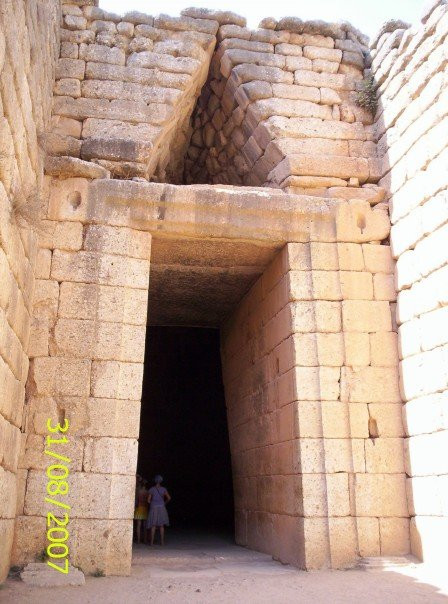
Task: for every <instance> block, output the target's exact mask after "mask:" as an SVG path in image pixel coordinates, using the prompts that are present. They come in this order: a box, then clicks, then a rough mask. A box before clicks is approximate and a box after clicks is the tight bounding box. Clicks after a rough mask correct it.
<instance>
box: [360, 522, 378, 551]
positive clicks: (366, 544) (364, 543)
mask: <svg viewBox="0 0 448 604" xmlns="http://www.w3.org/2000/svg"><path fill="white" fill-rule="evenodd" d="M356 526H357V529H358V546H359V555H360V556H362V557H370V556H379V555H380V531H379V522H378V518H368V517H365V518H356Z"/></svg>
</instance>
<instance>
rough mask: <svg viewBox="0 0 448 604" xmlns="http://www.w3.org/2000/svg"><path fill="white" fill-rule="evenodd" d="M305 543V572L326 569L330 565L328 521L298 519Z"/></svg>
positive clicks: (321, 519)
mask: <svg viewBox="0 0 448 604" xmlns="http://www.w3.org/2000/svg"><path fill="white" fill-rule="evenodd" d="M298 522H299V523H300V527H301V530H302V532H303V541H304V543H305V562H304V567H305V568H306V569H307V570H311V569H318V568H327V567H328V566H330V565H331V560H330V541H329V531H328V520H326V519H325V518H303V519H302V518H299V519H298Z"/></svg>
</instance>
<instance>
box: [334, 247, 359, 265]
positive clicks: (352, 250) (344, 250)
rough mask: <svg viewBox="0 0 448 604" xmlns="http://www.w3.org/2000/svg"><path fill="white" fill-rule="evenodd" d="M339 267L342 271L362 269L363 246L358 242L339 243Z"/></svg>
mask: <svg viewBox="0 0 448 604" xmlns="http://www.w3.org/2000/svg"><path fill="white" fill-rule="evenodd" d="M336 245H337V253H338V261H339V269H340V270H341V271H362V270H364V260H363V255H362V249H361V246H360V245H359V244H357V243H337V244H336Z"/></svg>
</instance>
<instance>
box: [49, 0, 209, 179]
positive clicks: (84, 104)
mask: <svg viewBox="0 0 448 604" xmlns="http://www.w3.org/2000/svg"><path fill="white" fill-rule="evenodd" d="M62 4H63V6H62V12H63V15H64V17H63V23H62V28H61V49H60V59H59V63H58V69H57V72H56V83H55V88H54V94H55V96H54V104H53V119H52V128H51V130H50V132H49V133H48V134H47V137H46V150H47V152H48V154H49V157H48V159H47V164H46V169H47V173H49V174H53V175H60V174H65V175H67V174H70V175H72V176H86V177H89V178H106V177H108V176H110V175H112V176H113V177H117V178H131V177H135V176H138V177H145V178H152V179H155V180H158V181H162V182H163V181H165V180H170V181H173V182H175V181H176V180H179V174H182V171H183V156H184V154H185V150H186V146H187V145H188V143H189V119H190V115H191V113H192V111H193V107H194V105H195V103H196V99H197V97H198V95H199V93H200V91H201V88H202V86H203V84H204V82H205V80H206V79H207V75H208V71H209V64H210V59H211V55H212V52H213V50H214V47H215V42H216V37H215V34H216V31H217V29H218V27H219V24H218V23H217V22H216V21H214V20H210V19H193V18H183V19H176V18H172V17H168V16H163V15H162V16H160V17H156V18H154V17H151V16H149V15H144V14H142V13H136V12H133V13H127V14H126V15H125V16H124V17H121V16H119V15H115V14H112V13H106V12H105V11H103V10H101V9H100V8H98V6H95V4H97V2H93V1H92V0H85V1H84V0H83V1H82V2H69V1H65V0H64V1H63V3H62Z"/></svg>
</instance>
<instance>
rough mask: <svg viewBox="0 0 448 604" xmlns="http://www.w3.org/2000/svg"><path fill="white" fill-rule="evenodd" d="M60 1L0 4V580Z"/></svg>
mask: <svg viewBox="0 0 448 604" xmlns="http://www.w3.org/2000/svg"><path fill="white" fill-rule="evenodd" d="M59 11H60V8H59V2H58V1H56V0H41V1H40V2H28V0H4V1H3V2H2V3H1V5H0V485H1V487H0V544H1V545H0V581H2V580H3V579H4V578H5V576H6V574H7V572H8V570H9V565H10V552H11V547H12V542H13V536H14V518H15V516H16V498H17V494H18V493H19V492H20V491H21V490H22V488H23V485H24V481H25V479H26V473H23V472H20V471H18V470H17V464H18V459H19V450H20V446H21V437H22V436H23V435H22V434H21V429H22V431H23V430H24V429H25V427H24V425H23V405H24V398H25V382H26V379H27V375H28V356H27V353H28V339H29V330H30V323H31V316H32V296H33V289H34V270H35V260H36V252H37V240H36V236H35V235H34V234H33V232H32V230H31V229H30V227H34V226H35V223H34V220H35V219H37V216H38V213H39V199H40V198H41V196H42V190H43V187H44V183H43V156H42V153H41V151H40V149H39V144H38V137H39V134H41V133H42V132H43V131H44V130H45V129H46V127H47V124H48V121H49V119H50V111H51V96H52V88H53V82H54V68H55V62H56V59H57V52H58V40H59Z"/></svg>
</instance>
